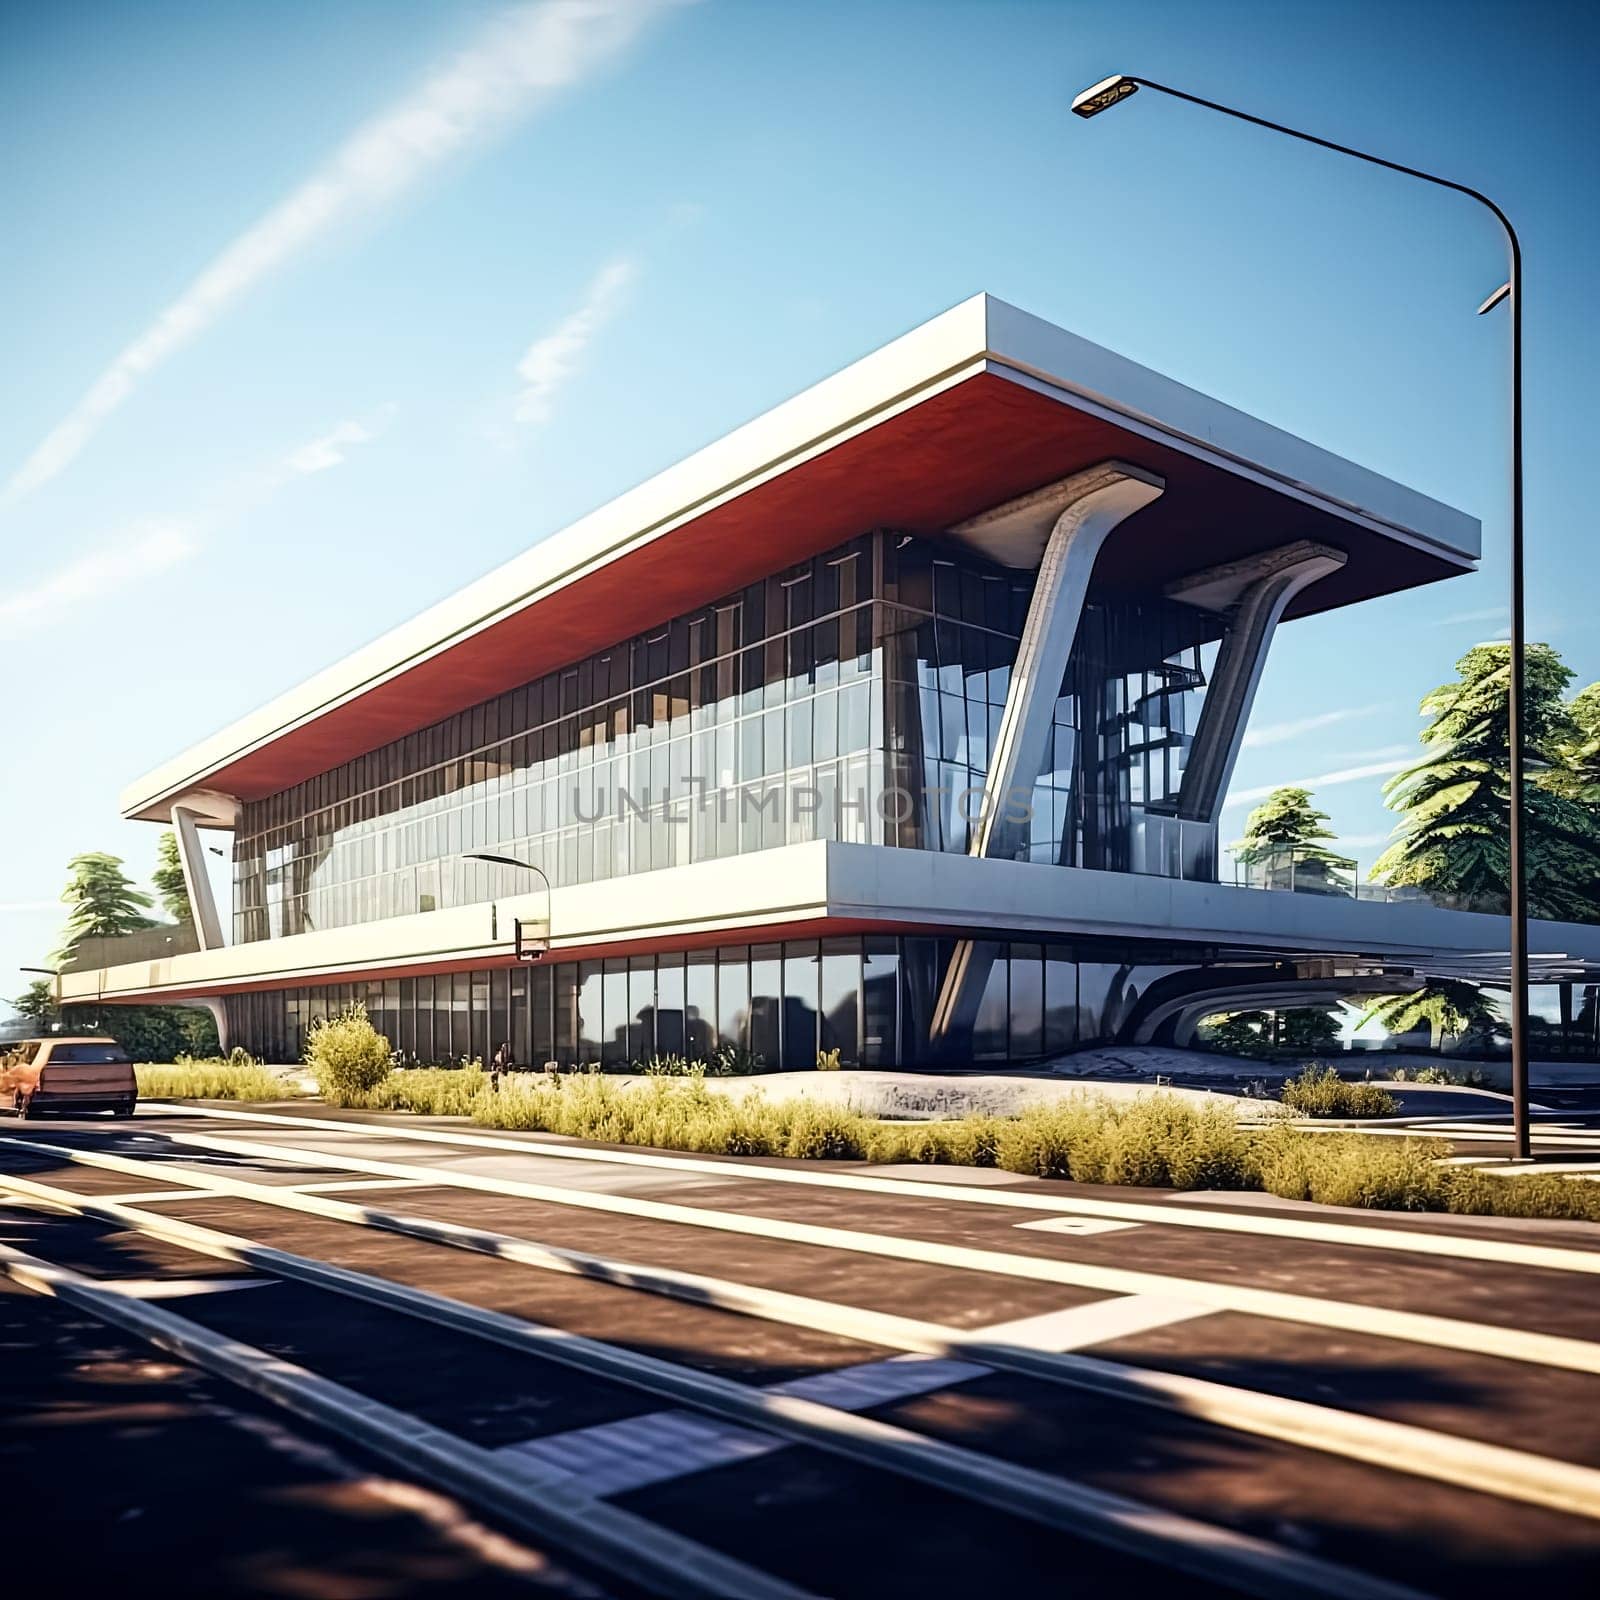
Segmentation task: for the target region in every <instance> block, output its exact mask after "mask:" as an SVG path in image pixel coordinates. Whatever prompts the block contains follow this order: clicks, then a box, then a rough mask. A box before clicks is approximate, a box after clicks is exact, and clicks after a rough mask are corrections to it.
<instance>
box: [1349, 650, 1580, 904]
mask: <svg viewBox="0 0 1600 1600" xmlns="http://www.w3.org/2000/svg"><path fill="white" fill-rule="evenodd" d="M1510 662H1511V651H1510V646H1509V645H1504V644H1481V645H1476V646H1474V648H1472V649H1471V650H1469V651H1468V652H1467V653H1466V654H1465V655H1464V656H1463V657H1462V658H1461V659H1460V661H1458V662H1457V663H1456V671H1457V672H1458V673H1459V674H1460V676H1459V678H1458V679H1457V680H1456V681H1455V682H1453V683H1446V684H1442V685H1440V687H1439V688H1437V689H1435V690H1433V692H1432V693H1431V694H1429V695H1427V696H1426V697H1425V698H1424V700H1423V702H1422V710H1423V712H1424V714H1426V715H1431V716H1432V718H1433V720H1432V722H1430V723H1429V725H1428V726H1427V727H1426V728H1425V729H1423V731H1422V742H1423V744H1424V745H1425V746H1427V754H1425V755H1424V757H1423V759H1422V760H1421V761H1419V762H1417V764H1416V765H1415V766H1412V767H1409V768H1407V770H1406V771H1404V772H1401V773H1399V774H1398V775H1396V776H1395V777H1393V778H1391V779H1390V780H1389V782H1388V783H1386V784H1385V785H1384V795H1385V797H1386V799H1387V801H1388V804H1389V806H1390V808H1391V809H1392V810H1395V811H1398V812H1400V813H1401V821H1400V823H1399V825H1398V826H1397V828H1396V830H1395V840H1394V843H1393V844H1391V845H1390V846H1389V848H1388V849H1387V850H1386V851H1384V853H1383V854H1382V855H1381V856H1380V857H1379V858H1378V860H1377V861H1376V862H1375V863H1374V865H1373V868H1372V873H1371V876H1372V878H1373V880H1374V881H1375V882H1378V883H1385V884H1390V885H1394V886H1397V887H1399V886H1407V885H1409V886H1412V887H1415V888H1419V889H1423V890H1426V891H1427V892H1428V893H1430V894H1432V895H1435V896H1437V897H1439V898H1441V899H1444V900H1447V901H1450V902H1453V903H1455V904H1457V905H1460V906H1464V907H1466V908H1467V909H1471V910H1482V911H1496V912H1501V913H1503V912H1504V911H1505V910H1506V906H1507V889H1506V885H1507V883H1508V882H1509V881H1510V850H1509V844H1508V839H1507V829H1506V816H1507V812H1508V809H1509V805H1510V794H1511V784H1510V777H1509V769H1510V752H1511V736H1510V721H1509V715H1508V698H1509V696H1508V684H1509V681H1510ZM1571 678H1572V673H1571V671H1570V669H1568V668H1567V667H1566V666H1565V665H1564V664H1563V663H1562V660H1561V657H1560V656H1559V655H1558V654H1557V653H1556V651H1555V650H1553V649H1552V648H1551V647H1550V646H1549V645H1547V644H1535V645H1529V646H1528V650H1527V656H1526V660H1525V668H1524V684H1525V689H1524V707H1523V732H1524V757H1525V760H1526V761H1527V763H1528V765H1529V766H1533V765H1534V764H1535V763H1537V764H1538V765H1540V766H1542V767H1543V768H1545V769H1546V770H1545V771H1544V772H1543V773H1542V774H1541V776H1540V779H1539V781H1536V782H1530V783H1528V785H1527V790H1526V794H1525V796H1524V811H1523V815H1524V819H1525V829H1526V839H1527V882H1528V904H1529V908H1530V910H1531V911H1532V913H1533V914H1534V915H1535V916H1538V917H1553V918H1557V919H1560V920H1563V921H1570V922H1589V921H1600V819H1597V817H1596V814H1595V812H1594V810H1593V808H1591V807H1587V806H1585V805H1584V804H1582V803H1581V802H1579V801H1576V800H1573V799H1571V798H1570V797H1569V796H1567V795H1565V794H1562V793H1560V792H1559V790H1560V783H1559V782H1558V781H1556V780H1557V778H1558V776H1559V772H1560V768H1561V765H1562V762H1561V752H1562V750H1563V749H1565V748H1566V747H1568V746H1570V745H1571V744H1572V743H1573V741H1574V740H1575V739H1576V737H1577V734H1578V726H1577V723H1576V722H1575V721H1574V718H1573V715H1572V713H1571V712H1570V711H1569V710H1568V708H1567V706H1566V705H1565V704H1563V702H1562V698H1561V697H1562V695H1563V693H1564V692H1565V690H1566V687H1567V684H1568V683H1569V682H1570V681H1571Z"/></svg>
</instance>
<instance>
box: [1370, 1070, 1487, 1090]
mask: <svg viewBox="0 0 1600 1600" xmlns="http://www.w3.org/2000/svg"><path fill="white" fill-rule="evenodd" d="M1389 1079H1390V1081H1391V1082H1392V1083H1442V1084H1449V1085H1450V1086H1451V1087H1453V1088H1458V1089H1482V1088H1484V1087H1485V1086H1486V1085H1487V1083H1488V1079H1487V1078H1486V1077H1485V1076H1484V1074H1483V1071H1482V1069H1481V1068H1478V1067H1468V1068H1467V1070H1466V1071H1465V1072H1455V1071H1453V1070H1452V1069H1451V1068H1449V1067H1413V1068H1412V1069H1411V1070H1410V1071H1407V1069H1406V1068H1405V1067H1396V1068H1395V1069H1394V1071H1393V1072H1391V1073H1390V1074H1389Z"/></svg>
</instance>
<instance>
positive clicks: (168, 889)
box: [150, 828, 189, 922]
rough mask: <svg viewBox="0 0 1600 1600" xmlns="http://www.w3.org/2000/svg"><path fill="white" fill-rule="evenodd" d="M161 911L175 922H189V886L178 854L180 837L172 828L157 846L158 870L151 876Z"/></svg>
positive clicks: (163, 834) (166, 831) (162, 836)
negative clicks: (185, 880)
mask: <svg viewBox="0 0 1600 1600" xmlns="http://www.w3.org/2000/svg"><path fill="white" fill-rule="evenodd" d="M150 881H151V883H152V884H154V885H155V891H156V898H157V899H158V900H159V901H160V902H161V909H162V910H163V911H165V912H166V914H167V915H168V916H169V917H171V918H172V920H173V921H174V922H188V921H189V886H188V884H186V883H185V882H184V881H183V859H182V857H181V856H179V854H178V836H177V834H176V833H174V832H173V831H172V829H171V828H168V829H166V830H165V831H164V832H163V833H162V835H161V842H160V843H159V844H158V845H157V846H156V870H155V871H154V872H152V873H151V874H150Z"/></svg>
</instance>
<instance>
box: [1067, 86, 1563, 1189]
mask: <svg viewBox="0 0 1600 1600" xmlns="http://www.w3.org/2000/svg"><path fill="white" fill-rule="evenodd" d="M1140 89H1153V90H1155V91H1156V92H1157V93H1158V94H1165V95H1170V96H1171V97H1172V98H1173V99H1174V100H1187V101H1188V102H1189V104H1190V105H1195V106H1204V107H1205V109H1206V110H1208V111H1217V112H1220V113H1221V114H1222V115H1223V116H1225V117H1233V118H1235V119H1236V120H1237V121H1239V122H1248V123H1250V124H1252V125H1253V126H1254V127H1257V128H1266V129H1268V130H1269V131H1270V132H1272V133H1282V134H1287V135H1288V136H1289V138H1291V139H1299V140H1301V141H1302V142H1303V143H1305V144H1314V145H1319V146H1321V148H1322V149H1324V150H1334V151H1337V152H1338V154H1340V155H1343V156H1354V157H1355V159H1356V160H1357V161H1365V162H1367V163H1369V164H1370V165H1371V166H1374V167H1386V168H1388V170H1389V171H1390V172H1399V173H1403V174H1404V175H1405V176H1406V177H1408V178H1420V179H1421V180H1422V181H1423V182H1424V183H1431V184H1435V185H1437V186H1438V187H1439V188H1441V189H1453V190H1454V191H1455V192H1456V193H1457V194H1464V195H1466V196H1467V197H1468V198H1469V199H1472V200H1476V201H1477V202H1478V204H1479V205H1481V206H1486V207H1487V208H1488V209H1489V210H1490V211H1491V212H1493V213H1494V218H1495V221H1497V222H1498V223H1499V224H1500V226H1501V228H1502V229H1504V231H1505V236H1506V244H1507V246H1508V248H1509V251H1510V259H1511V273H1510V277H1509V278H1508V279H1507V280H1506V282H1505V283H1504V284H1503V285H1501V287H1500V288H1498V289H1496V290H1495V291H1494V293H1493V294H1491V295H1490V296H1489V297H1488V299H1487V300H1485V301H1484V302H1483V304H1482V305H1481V306H1479V307H1478V314H1479V315H1480V316H1482V315H1483V313H1484V312H1486V311H1491V310H1493V308H1494V307H1495V306H1497V305H1498V304H1499V303H1500V302H1501V301H1502V300H1509V301H1510V303H1511V672H1510V679H1511V681H1510V686H1509V689H1510V718H1509V721H1510V736H1511V774H1510V781H1511V807H1510V810H1511V816H1510V833H1509V837H1510V846H1511V885H1510V887H1511V908H1510V909H1511V1114H1512V1121H1513V1124H1514V1127H1515V1135H1516V1156H1517V1159H1518V1160H1520V1161H1527V1160H1529V1159H1530V1158H1531V1156H1532V1140H1531V1136H1530V1130H1529V1126H1528V900H1527V869H1526V863H1525V853H1524V838H1523V796H1522V783H1523V762H1522V710H1523V704H1522V702H1523V687H1522V685H1523V666H1524V662H1523V656H1524V651H1525V643H1526V641H1525V638H1524V626H1523V585H1522V246H1521V244H1520V243H1519V241H1518V239H1517V231H1516V229H1515V228H1513V227H1512V226H1511V219H1510V218H1509V217H1507V216H1506V214H1505V212H1503V211H1502V210H1501V209H1500V207H1499V206H1497V205H1496V204H1495V203H1494V201H1493V200H1491V199H1490V198H1489V197H1488V195H1486V194H1480V193H1479V191H1478V190H1476V189H1473V188H1469V187H1468V186H1467V185H1466V184H1464V183H1456V182H1454V181H1453V180H1452V179H1449V178H1440V177H1437V176H1436V175H1435V174H1433V173H1431V172H1423V171H1421V170H1420V169H1418V168H1416V167H1407V166H1403V165H1402V164H1401V163H1400V162H1398V161H1387V160H1385V159H1384V158H1383V157H1382V156H1375V155H1369V154H1368V153H1367V152H1366V151H1365V150H1355V149H1352V148H1351V146H1349V145H1347V144H1336V143H1335V142H1334V141H1333V140H1332V139H1321V138H1318V137H1317V135H1316V134H1313V133H1303V132H1301V130H1300V129H1299V128H1289V127H1285V126H1284V124H1283V123H1281V122H1269V121H1268V120H1267V119H1266V118H1265V117H1256V116H1251V115H1250V113H1249V112H1247V111H1237V110H1235V109H1234V108H1233V107H1232V106H1225V105H1222V104H1221V103H1220V102H1218V101H1216V100H1206V99H1203V98H1202V97H1201V96H1200V95H1197V94H1189V93H1187V92H1186V91H1185V90H1182V89H1174V88H1172V87H1171V86H1170V85H1169V84H1165V83H1156V82H1154V81H1153V80H1152V79H1150V78H1136V77H1134V76H1133V75H1132V74H1131V73H1126V72H1119V73H1115V74H1113V75H1112V76H1111V77H1109V78H1102V79H1101V80H1100V82H1099V83H1096V84H1092V85H1091V86H1090V87H1089V88H1087V89H1085V90H1084V91H1083V92H1082V93H1081V94H1080V95H1078V96H1077V98H1076V99H1074V100H1073V102H1072V109H1073V111H1074V112H1075V113H1076V114H1077V115H1078V116H1080V117H1083V118H1085V119H1087V118H1089V117H1097V116H1099V115H1100V113H1101V112H1102V111H1109V110H1110V109H1111V107H1112V106H1114V105H1118V104H1120V103H1121V102H1122V101H1124V100H1126V99H1128V98H1129V96H1131V95H1133V94H1136V93H1137V92H1138V91H1139V90H1140Z"/></svg>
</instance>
